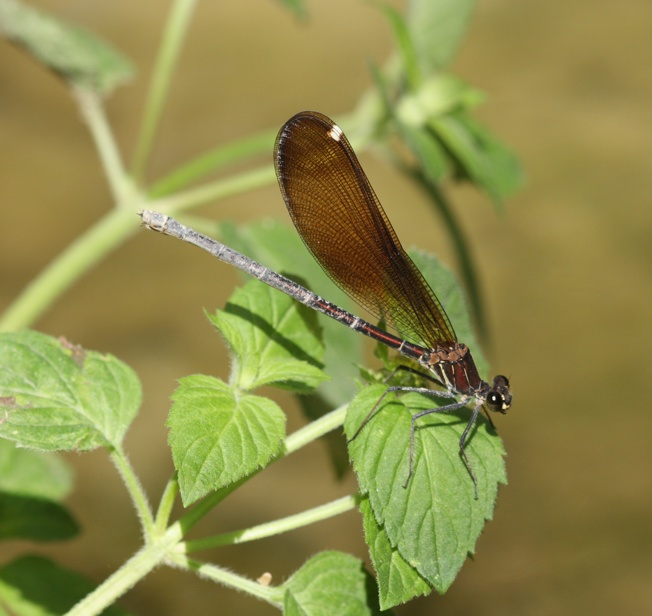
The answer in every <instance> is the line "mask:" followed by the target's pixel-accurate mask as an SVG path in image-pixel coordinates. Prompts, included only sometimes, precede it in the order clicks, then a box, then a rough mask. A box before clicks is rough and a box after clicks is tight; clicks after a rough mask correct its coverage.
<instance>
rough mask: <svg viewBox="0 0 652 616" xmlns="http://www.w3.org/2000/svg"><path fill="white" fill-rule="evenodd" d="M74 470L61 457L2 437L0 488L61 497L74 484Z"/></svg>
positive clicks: (1, 490)
mask: <svg viewBox="0 0 652 616" xmlns="http://www.w3.org/2000/svg"><path fill="white" fill-rule="evenodd" d="M72 479H73V478H72V470H71V469H70V466H69V465H68V464H67V463H66V461H65V460H63V459H62V458H61V457H59V456H57V455H56V454H51V453H47V452H43V451H34V450H30V449H20V448H18V447H16V445H15V444H14V443H12V442H11V441H6V440H2V439H0V492H6V493H8V494H19V495H22V496H34V497H37V498H44V499H47V500H54V501H60V500H62V499H63V498H65V497H66V496H67V495H68V493H69V492H70V489H71V487H72Z"/></svg>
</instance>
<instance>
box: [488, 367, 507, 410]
mask: <svg viewBox="0 0 652 616" xmlns="http://www.w3.org/2000/svg"><path fill="white" fill-rule="evenodd" d="M486 405H487V406H488V407H489V410H490V411H494V412H498V413H502V414H503V415H504V414H505V413H507V409H508V408H509V407H510V406H511V405H512V392H511V391H510V389H509V379H508V378H507V377H506V376H503V375H502V374H499V375H498V376H496V377H494V382H493V385H492V386H491V388H490V389H489V391H488V392H487V399H486Z"/></svg>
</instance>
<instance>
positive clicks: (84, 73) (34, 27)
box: [0, 0, 133, 94]
mask: <svg viewBox="0 0 652 616" xmlns="http://www.w3.org/2000/svg"><path fill="white" fill-rule="evenodd" d="M0 34H2V35H3V36H4V37H5V38H7V39H9V40H10V41H12V42H14V43H15V44H16V45H19V46H21V47H23V48H24V49H26V50H27V51H28V52H29V53H31V54H32V55H33V56H34V57H35V58H36V59H37V60H39V61H40V62H42V63H43V64H44V65H45V66H47V67H48V68H50V69H52V70H53V71H55V72H56V73H58V74H59V75H61V76H62V77H63V78H64V79H66V80H68V81H70V82H72V83H74V84H76V85H81V86H84V87H87V88H91V89H93V90H96V91H97V92H98V93H100V94H108V93H109V92H111V90H113V89H114V88H116V87H117V86H119V85H121V84H122V83H124V82H125V81H127V80H128V79H129V78H131V76H132V74H133V67H132V65H131V63H130V62H129V60H127V58H125V57H124V56H123V55H122V54H120V53H118V52H117V51H116V50H115V49H113V48H112V47H111V46H110V45H108V44H107V43H105V42H104V41H102V40H101V39H100V38H99V37H97V36H96V35H95V34H92V33H91V32H89V31H88V30H85V29H83V28H80V27H78V26H74V25H72V24H68V23H66V22H64V21H63V20H61V19H58V18H56V17H54V16H52V15H49V14H48V13H46V12H45V11H41V10H39V9H36V8H33V7H31V6H29V5H27V4H23V3H22V2H19V1H18V0H0Z"/></svg>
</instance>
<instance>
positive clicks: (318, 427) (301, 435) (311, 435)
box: [284, 404, 348, 455]
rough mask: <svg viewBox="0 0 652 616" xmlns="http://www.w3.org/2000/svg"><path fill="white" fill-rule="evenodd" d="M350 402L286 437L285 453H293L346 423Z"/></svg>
mask: <svg viewBox="0 0 652 616" xmlns="http://www.w3.org/2000/svg"><path fill="white" fill-rule="evenodd" d="M347 409H348V404H345V405H343V406H340V407H338V408H336V409H335V410H334V411H331V412H330V413H327V414H326V415H322V416H321V417H320V418H319V419H315V421H311V422H310V423H309V424H307V425H305V426H304V427H303V428H301V429H299V430H297V431H296V432H294V433H293V434H290V436H288V437H287V439H285V450H284V455H288V454H291V453H293V452H295V451H297V449H301V448H302V447H304V446H305V445H307V444H308V443H311V442H312V441H314V440H316V439H318V438H320V437H322V436H324V434H328V433H329V432H331V431H332V430H335V429H336V428H339V427H340V426H342V425H343V424H344V418H345V417H346V411H347Z"/></svg>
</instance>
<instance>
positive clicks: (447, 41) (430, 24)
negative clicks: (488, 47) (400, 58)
mask: <svg viewBox="0 0 652 616" xmlns="http://www.w3.org/2000/svg"><path fill="white" fill-rule="evenodd" d="M474 7H475V1H474V0H437V1H436V2H433V0H410V2H409V5H408V10H407V19H406V21H407V24H408V27H409V29H410V32H411V34H412V40H413V44H414V47H415V49H416V51H417V56H418V58H419V62H420V63H421V67H422V70H423V73H424V74H430V73H431V72H432V71H433V70H436V69H441V68H443V67H445V66H448V65H449V64H450V63H451V61H452V60H453V57H454V56H455V53H456V52H457V49H458V47H459V46H460V44H461V42H462V39H463V38H464V34H465V33H466V30H467V28H468V23H469V21H470V19H471V14H472V13H473V9H474Z"/></svg>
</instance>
